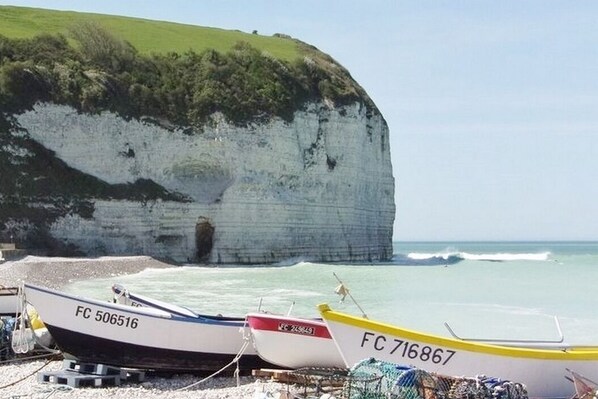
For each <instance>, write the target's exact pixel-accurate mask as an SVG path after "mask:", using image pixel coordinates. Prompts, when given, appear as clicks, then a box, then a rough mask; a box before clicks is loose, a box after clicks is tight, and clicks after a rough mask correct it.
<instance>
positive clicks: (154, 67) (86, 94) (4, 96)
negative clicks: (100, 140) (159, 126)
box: [0, 23, 373, 130]
mask: <svg viewBox="0 0 598 399" xmlns="http://www.w3.org/2000/svg"><path fill="white" fill-rule="evenodd" d="M71 35H72V37H73V39H74V40H75V41H76V45H75V46H70V45H69V44H68V41H67V39H66V38H65V37H64V36H61V35H54V36H52V35H47V34H45V35H41V36H37V37H34V38H32V39H9V38H6V37H2V36H0V107H2V108H1V109H0V110H2V111H11V112H18V111H21V110H24V109H27V108H30V107H31V106H32V105H33V104H34V103H35V102H36V101H40V100H41V101H53V102H56V103H61V104H68V105H71V106H73V107H75V108H77V109H79V110H81V111H83V112H101V111H103V110H110V111H113V112H117V113H119V114H121V116H123V117H126V118H131V117H133V118H140V117H142V116H149V117H153V118H156V119H157V120H167V121H169V122H170V123H172V124H175V125H179V126H190V127H194V128H196V130H201V126H203V125H204V124H205V123H209V122H210V117H211V115H213V114H214V113H215V112H220V113H222V114H223V115H224V116H225V117H226V118H227V119H228V120H229V121H231V122H233V123H235V124H238V125H247V124H248V123H252V122H265V121H267V120H269V119H271V118H272V117H275V116H277V117H281V118H283V119H284V120H287V121H291V120H292V118H293V113H294V111H295V110H297V109H299V108H301V106H302V105H303V104H304V103H305V101H306V100H308V99H312V100H322V99H327V100H329V101H331V102H333V103H336V104H346V103H349V102H354V101H362V102H369V101H370V100H369V99H368V97H367V95H366V94H365V92H363V90H362V89H361V88H360V87H359V86H358V85H357V84H356V83H355V82H354V81H353V79H352V78H351V76H350V75H349V73H348V72H347V71H346V70H345V69H344V68H342V67H341V66H340V65H338V64H337V63H335V62H334V60H332V59H331V58H330V57H327V56H325V55H323V54H322V53H320V52H319V51H317V50H316V49H315V48H313V47H309V46H306V45H302V44H300V43H299V44H300V45H302V46H303V52H304V53H305V54H306V57H305V58H304V59H301V60H296V61H295V62H286V61H282V60H280V59H277V58H275V57H272V56H270V55H268V54H267V53H264V52H262V51H259V50H257V49H255V48H253V47H251V46H250V45H249V44H248V43H244V42H239V43H237V45H235V46H234V47H233V48H232V50H230V51H228V52H226V53H220V52H217V51H215V50H205V51H203V52H202V53H196V52H193V51H188V52H186V53H184V54H178V53H168V54H152V55H142V54H139V53H138V52H137V51H136V50H135V48H134V47H133V46H132V45H130V44H129V43H127V42H126V41H123V40H121V39H119V38H117V37H114V36H113V35H111V34H110V33H109V32H107V31H106V30H104V29H103V28H102V27H101V26H99V25H97V24H92V23H85V24H82V25H79V26H77V27H75V28H73V29H71ZM371 105H373V104H371Z"/></svg>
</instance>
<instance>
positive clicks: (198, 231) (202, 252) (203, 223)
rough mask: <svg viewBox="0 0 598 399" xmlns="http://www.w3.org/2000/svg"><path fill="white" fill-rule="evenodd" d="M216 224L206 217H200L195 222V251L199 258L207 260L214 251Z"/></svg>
mask: <svg viewBox="0 0 598 399" xmlns="http://www.w3.org/2000/svg"><path fill="white" fill-rule="evenodd" d="M213 237H214V226H212V224H211V223H210V221H209V220H208V219H207V218H205V217H203V216H202V217H200V218H199V219H198V220H197V223H196V224H195V251H196V252H195V253H196V256H197V260H199V261H205V260H208V259H209V257H210V253H211V252H212V245H213Z"/></svg>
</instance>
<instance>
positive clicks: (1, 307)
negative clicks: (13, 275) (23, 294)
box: [0, 286, 19, 316]
mask: <svg viewBox="0 0 598 399" xmlns="http://www.w3.org/2000/svg"><path fill="white" fill-rule="evenodd" d="M18 292H19V289H18V288H16V287H4V286H0V316H15V315H16V314H17V312H18V310H19V298H18Z"/></svg>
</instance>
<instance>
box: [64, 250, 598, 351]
mask: <svg viewBox="0 0 598 399" xmlns="http://www.w3.org/2000/svg"><path fill="white" fill-rule="evenodd" d="M394 253H395V256H394V258H393V260H392V261H391V262H387V263H377V264H372V263H367V264H339V263H337V264H321V263H310V262H299V263H296V264H293V265H282V264H281V265H277V266H253V267H234V266H227V267H199V266H183V267H173V268H169V269H150V270H145V271H143V272H141V273H138V274H135V275H130V276H121V277H115V278H109V279H97V280H88V281H81V282H76V283H73V284H71V285H70V286H68V287H67V288H66V290H67V291H69V292H72V293H77V294H81V295H85V296H90V297H94V298H98V299H106V300H108V299H109V298H110V294H111V293H110V287H111V285H112V284H113V283H120V284H123V285H124V286H125V287H127V288H128V289H129V290H130V291H132V292H136V293H139V294H144V295H147V296H150V297H154V298H157V299H161V300H165V301H168V302H172V303H176V304H179V305H183V306H187V307H189V308H191V309H194V310H196V311H199V312H201V313H214V314H215V313H221V314H225V315H239V316H242V315H244V314H245V313H246V312H249V311H255V310H257V309H258V306H259V305H260V302H261V309H262V310H266V311H270V312H275V313H285V314H286V313H287V312H289V311H291V314H293V315H297V316H307V317H315V316H317V311H316V305H317V304H319V303H329V304H330V305H331V307H332V308H333V309H336V310H342V311H344V312H347V313H351V314H356V315H360V314H361V311H360V310H359V309H358V308H357V307H356V306H355V305H354V304H353V303H352V302H351V300H350V299H349V298H347V299H346V300H345V301H344V302H343V303H339V300H340V297H339V296H338V295H336V294H335V293H334V289H335V288H336V287H337V286H338V284H339V283H338V281H337V280H336V278H335V277H334V275H333V273H335V274H336V275H337V276H338V277H339V278H340V279H341V280H342V281H343V282H344V283H345V285H346V286H347V287H348V288H349V290H350V293H351V294H352V295H353V297H354V298H355V299H356V301H357V302H358V303H359V305H360V306H361V308H362V309H364V311H365V312H366V314H367V315H368V317H369V318H370V319H375V320H380V321H385V322H389V323H392V324H400V325H402V326H403V327H407V328H411V329H416V330H423V331H427V332H431V333H435V334H438V335H444V336H448V335H449V333H448V330H447V329H446V328H445V326H444V323H445V322H448V323H449V324H450V326H451V327H452V328H453V330H454V331H455V332H456V333H457V334H458V335H460V336H462V337H465V338H496V339H541V340H555V339H558V338H559V334H558V331H557V328H556V324H555V320H554V317H555V316H557V317H558V321H559V323H560V326H561V328H562V331H563V333H564V337H565V341H566V342H568V343H570V344H595V345H598V312H597V311H596V309H598V299H597V292H598V290H597V289H596V286H597V283H598V243H585V242H584V243H581V242H576V243H569V242H565V243H550V242H542V243H522V242H513V243H477V242H476V243H465V242H462V243H455V242H450V243H395V248H394Z"/></svg>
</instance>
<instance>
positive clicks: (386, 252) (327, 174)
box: [11, 103, 395, 264]
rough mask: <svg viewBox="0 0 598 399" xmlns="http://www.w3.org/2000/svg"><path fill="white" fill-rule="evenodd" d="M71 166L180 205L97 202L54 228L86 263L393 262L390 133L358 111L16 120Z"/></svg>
mask: <svg viewBox="0 0 598 399" xmlns="http://www.w3.org/2000/svg"><path fill="white" fill-rule="evenodd" d="M15 118H16V121H17V123H18V125H19V126H20V127H21V128H22V129H21V130H20V131H19V132H18V133H17V132H16V131H12V132H11V134H25V135H27V136H28V137H29V138H31V139H32V140H34V141H35V142H37V143H39V144H41V146H43V147H45V148H46V149H48V150H50V151H52V152H53V153H54V156H55V157H56V158H58V159H60V160H61V161H63V162H64V163H65V164H66V165H68V166H69V167H70V168H74V169H76V170H78V171H80V172H82V173H84V174H86V175H89V176H93V177H95V178H97V179H99V180H100V181H103V182H105V183H107V184H109V185H118V184H127V183H134V182H136V181H139V180H143V181H152V182H153V183H155V184H157V185H159V186H161V187H162V188H164V189H165V190H167V191H168V192H170V193H176V194H177V195H180V197H181V198H183V199H184V200H181V201H175V200H163V199H152V200H138V199H127V198H125V199H122V198H120V199H110V198H101V199H100V198H95V199H94V198H92V199H91V203H92V204H93V213H92V214H91V216H90V215H87V216H85V215H83V216H81V215H78V214H76V213H70V214H68V215H65V216H63V217H60V218H57V219H56V220H53V221H52V223H51V225H50V226H49V230H50V232H51V234H52V236H53V237H54V238H56V239H59V240H61V241H62V242H64V243H68V244H73V245H75V246H76V247H78V248H79V249H80V250H81V251H83V252H85V253H86V254H88V255H92V256H93V255H103V254H123V255H125V254H126V255H133V254H134V255H139V254H144V255H151V256H154V257H159V258H166V259H172V260H175V261H179V262H188V261H191V262H195V261H205V262H210V263H244V264H248V263H271V262H278V261H281V260H285V259H288V258H296V257H298V258H301V259H306V260H320V261H347V260H383V259H389V258H390V257H391V256H392V226H393V221H394V213H395V206H394V179H393V176H392V167H391V159H390V149H389V142H388V136H389V132H388V127H387V125H386V122H385V121H384V119H383V118H382V116H381V115H379V114H375V115H371V114H369V113H368V112H367V110H366V109H365V107H364V106H362V105H359V104H357V103H356V104H354V105H352V106H345V107H342V108H331V107H327V106H326V105H325V104H313V103H312V104H310V105H309V106H308V107H307V108H306V109H305V110H302V111H297V112H296V113H295V117H294V121H293V123H286V122H283V121H281V120H274V121H272V122H270V123H268V124H265V125H254V126H251V127H249V128H246V129H244V128H239V127H236V126H233V125H230V124H228V123H226V122H225V121H224V120H220V121H219V122H217V123H215V125H214V126H213V127H205V128H204V130H203V132H201V133H199V132H194V133H192V134H189V133H188V132H187V131H182V130H168V129H165V128H163V127H160V126H159V125H158V124H156V123H152V122H149V121H145V122H144V121H138V120H125V119H123V118H121V117H119V116H117V115H116V114H112V113H109V112H104V113H102V114H100V115H89V114H81V113H78V112H77V111H76V110H75V109H73V108H70V107H68V106H61V105H55V104H51V103H38V104H37V105H35V107H34V108H33V110H31V111H27V112H24V113H22V114H19V115H15Z"/></svg>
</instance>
